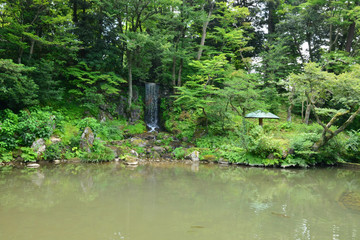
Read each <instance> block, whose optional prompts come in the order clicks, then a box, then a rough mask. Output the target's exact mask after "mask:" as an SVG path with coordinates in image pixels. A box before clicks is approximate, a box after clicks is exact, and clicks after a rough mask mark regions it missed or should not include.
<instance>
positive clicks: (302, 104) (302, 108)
mask: <svg viewBox="0 0 360 240" xmlns="http://www.w3.org/2000/svg"><path fill="white" fill-rule="evenodd" d="M301 121H302V122H304V101H302V102H301Z"/></svg>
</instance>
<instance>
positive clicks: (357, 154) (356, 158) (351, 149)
mask: <svg viewBox="0 0 360 240" xmlns="http://www.w3.org/2000/svg"><path fill="white" fill-rule="evenodd" d="M345 148H346V150H347V159H345V160H346V161H350V162H360V130H357V131H355V130H353V131H350V132H349V138H348V139H347V141H346V142H345Z"/></svg>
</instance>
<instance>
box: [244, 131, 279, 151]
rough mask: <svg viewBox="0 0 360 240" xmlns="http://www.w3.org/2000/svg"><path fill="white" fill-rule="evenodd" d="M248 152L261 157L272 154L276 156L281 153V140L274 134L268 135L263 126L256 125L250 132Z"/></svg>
mask: <svg viewBox="0 0 360 240" xmlns="http://www.w3.org/2000/svg"><path fill="white" fill-rule="evenodd" d="M249 135H250V136H249V145H248V152H249V153H250V154H252V155H255V156H259V157H261V158H267V157H268V156H269V155H270V154H274V156H275V157H278V156H279V155H280V152H281V151H280V144H279V141H278V140H276V139H274V138H273V137H272V136H267V135H265V133H264V130H263V128H262V127H261V126H257V127H254V128H253V129H251V130H250V133H249Z"/></svg>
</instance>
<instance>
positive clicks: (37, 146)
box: [31, 138, 46, 156]
mask: <svg viewBox="0 0 360 240" xmlns="http://www.w3.org/2000/svg"><path fill="white" fill-rule="evenodd" d="M31 148H32V149H33V150H34V152H36V154H37V156H39V155H41V154H43V153H44V152H45V150H46V145H45V140H44V139H43V138H39V139H37V140H36V141H34V142H33V143H32V144H31Z"/></svg>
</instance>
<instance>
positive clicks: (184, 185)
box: [0, 163, 360, 240]
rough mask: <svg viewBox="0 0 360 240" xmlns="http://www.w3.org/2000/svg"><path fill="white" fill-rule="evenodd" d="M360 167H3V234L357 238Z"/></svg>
mask: <svg viewBox="0 0 360 240" xmlns="http://www.w3.org/2000/svg"><path fill="white" fill-rule="evenodd" d="M359 226H360V171H356V170H349V169H341V168H321V169H291V170H283V169H265V168H245V167H220V166H217V165H200V166H199V165H191V164H171V163H159V164H151V165H150V164H149V165H142V166H138V167H135V168H128V167H125V166H124V165H122V164H117V163H111V164H96V165H95V164H64V165H57V166H53V165H49V166H42V167H41V168H39V169H9V167H2V168H0V239H4V240H5V239H6V240H10V239H16V240H23V239H24V240H33V239H34V240H35V239H36V240H50V239H51V240H64V239H67V240H71V239H74V240H82V239H84V240H85V239H86V240H92V239H98V240H115V239H132V240H153V239H154V240H155V239H156V240H162V239H164V240H170V239H171V240H177V239H179V240H180V239H182V240H183V239H196V240H205V239H206V240H212V239H214V240H215V239H216V240H219V239H226V240H232V239H264V240H265V239H266V240H268V239H287V240H288V239H346V240H348V239H360V228H359Z"/></svg>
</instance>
